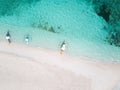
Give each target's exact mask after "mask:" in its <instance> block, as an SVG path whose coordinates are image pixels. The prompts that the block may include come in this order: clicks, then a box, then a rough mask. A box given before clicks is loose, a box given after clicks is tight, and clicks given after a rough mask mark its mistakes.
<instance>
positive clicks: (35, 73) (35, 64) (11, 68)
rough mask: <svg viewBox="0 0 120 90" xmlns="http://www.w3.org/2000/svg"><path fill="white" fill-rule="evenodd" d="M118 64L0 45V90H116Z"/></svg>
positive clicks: (13, 44)
mask: <svg viewBox="0 0 120 90" xmlns="http://www.w3.org/2000/svg"><path fill="white" fill-rule="evenodd" d="M119 84H120V63H115V62H114V63H111V62H110V63H108V62H100V61H96V62H95V61H91V60H90V59H89V58H86V57H73V56H69V55H67V54H64V55H60V54H59V52H58V51H53V50H48V49H43V48H33V47H30V46H27V45H20V44H15V43H12V44H10V45H9V44H8V43H7V42H1V43H0V90H119V89H116V88H118V85H119Z"/></svg>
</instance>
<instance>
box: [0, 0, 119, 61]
mask: <svg viewBox="0 0 120 90" xmlns="http://www.w3.org/2000/svg"><path fill="white" fill-rule="evenodd" d="M0 7H1V8H0V34H1V35H0V39H1V40H2V41H4V40H5V34H6V32H7V31H8V30H9V31H10V34H11V36H12V41H13V42H17V43H24V44H25V42H24V37H25V36H26V35H29V36H30V38H31V39H30V43H29V44H30V45H32V46H35V47H42V48H48V49H54V50H58V51H59V48H60V44H61V43H62V41H64V40H66V43H67V47H66V53H68V54H70V55H76V56H85V57H88V58H91V59H93V60H94V59H99V60H104V61H119V60H120V56H119V53H120V48H118V47H115V46H111V45H109V44H108V43H107V42H106V41H105V39H106V35H107V32H106V31H105V30H104V27H105V26H106V23H105V21H104V20H103V18H101V17H99V16H97V14H96V13H95V11H94V10H93V8H92V5H90V4H88V3H87V2H85V1H84V0H21V1H19V0H14V1H12V0H5V1H4V0H3V1H1V3H0Z"/></svg>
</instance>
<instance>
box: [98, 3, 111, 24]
mask: <svg viewBox="0 0 120 90" xmlns="http://www.w3.org/2000/svg"><path fill="white" fill-rule="evenodd" d="M97 14H98V15H99V16H101V17H103V18H104V20H105V21H106V22H109V16H110V14H111V13H110V10H108V8H107V5H105V4H103V5H102V6H101V7H100V12H99V13H97Z"/></svg>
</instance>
